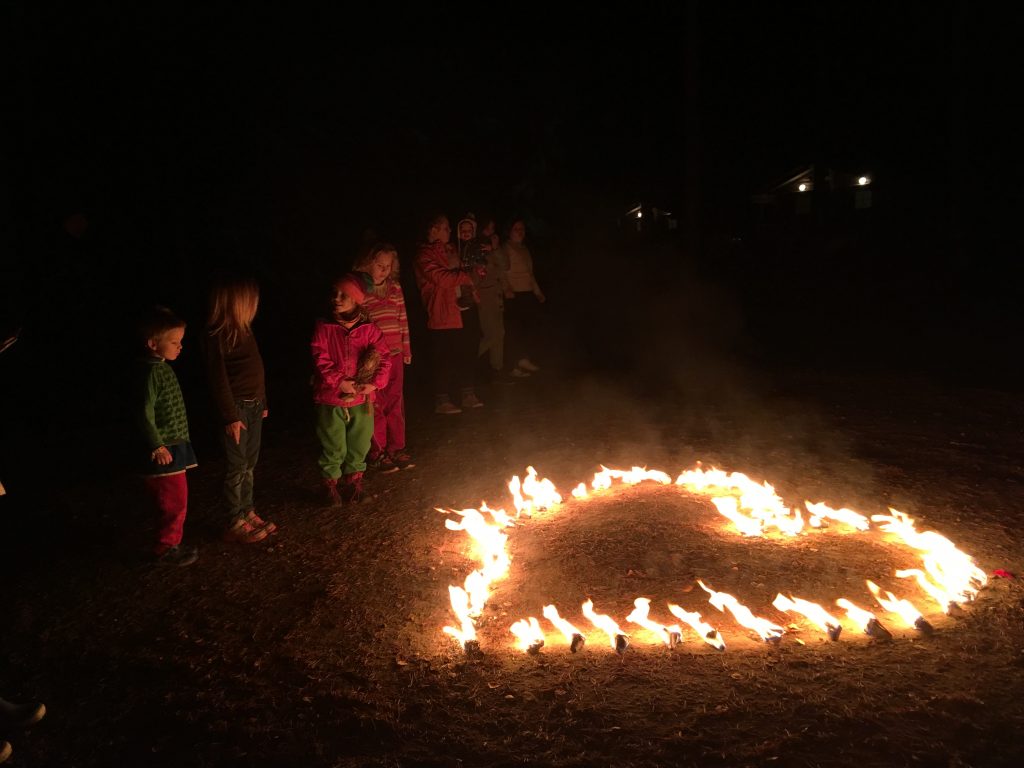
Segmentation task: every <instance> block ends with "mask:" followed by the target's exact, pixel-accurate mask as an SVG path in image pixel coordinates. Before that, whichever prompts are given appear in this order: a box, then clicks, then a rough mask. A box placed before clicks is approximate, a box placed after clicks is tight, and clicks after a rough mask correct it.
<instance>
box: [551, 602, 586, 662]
mask: <svg viewBox="0 0 1024 768" xmlns="http://www.w3.org/2000/svg"><path fill="white" fill-rule="evenodd" d="M544 618H545V619H547V620H548V621H550V622H551V623H552V624H554V625H555V627H556V628H557V629H558V631H559V632H561V633H562V634H563V635H564V636H565V639H566V640H568V641H569V648H570V649H571V650H572V652H573V653H576V651H578V650H579V648H580V646H582V645H583V643H585V642H586V640H587V638H586V636H585V635H584V634H583V633H582V632H580V631H579V630H578V629H576V627H574V626H573V625H572V624H570V623H569V622H568V621H566V620H565V619H563V618H562V617H561V616H559V615H558V609H557V608H555V606H554V605H545V606H544Z"/></svg>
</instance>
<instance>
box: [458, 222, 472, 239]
mask: <svg viewBox="0 0 1024 768" xmlns="http://www.w3.org/2000/svg"><path fill="white" fill-rule="evenodd" d="M472 239H473V225H472V224H470V223H469V222H468V221H467V222H465V223H463V224H459V240H461V241H462V242H466V241H467V240H472Z"/></svg>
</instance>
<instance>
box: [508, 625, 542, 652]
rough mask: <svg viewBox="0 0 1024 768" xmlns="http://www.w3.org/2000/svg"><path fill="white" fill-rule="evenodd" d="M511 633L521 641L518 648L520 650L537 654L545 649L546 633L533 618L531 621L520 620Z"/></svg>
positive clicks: (511, 629)
mask: <svg viewBox="0 0 1024 768" xmlns="http://www.w3.org/2000/svg"><path fill="white" fill-rule="evenodd" d="M509 631H510V632H511V633H512V634H513V635H515V636H516V639H517V640H518V641H519V642H518V646H519V648H520V650H523V651H526V652H527V653H536V652H537V651H539V650H540V649H541V648H542V647H544V632H543V631H542V630H541V628H540V624H539V623H538V621H537V620H536V619H535V618H533V616H531V617H530V618H529V619H520V620H519V621H517V622H516V623H515V624H513V625H512V626H511V627H510V629H509Z"/></svg>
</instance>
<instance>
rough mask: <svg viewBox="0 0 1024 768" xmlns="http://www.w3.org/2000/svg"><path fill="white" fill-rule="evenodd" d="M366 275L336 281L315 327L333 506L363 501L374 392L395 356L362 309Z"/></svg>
mask: <svg viewBox="0 0 1024 768" xmlns="http://www.w3.org/2000/svg"><path fill="white" fill-rule="evenodd" d="M365 300H366V289H365V282H364V280H363V278H362V276H360V275H353V274H347V275H344V276H342V277H340V278H339V279H337V280H336V281H335V282H334V289H333V292H332V297H331V308H330V309H331V311H330V314H329V316H328V317H326V318H324V319H321V320H317V322H316V326H315V328H314V329H313V341H312V344H311V348H312V352H313V365H314V367H315V369H316V370H315V373H314V377H313V402H314V403H315V405H316V434H317V437H318V438H320V448H321V451H320V459H319V461H318V463H319V465H320V473H321V476H322V478H323V488H324V496H325V498H326V500H327V502H328V504H330V505H331V506H338V505H340V504H341V503H342V502H359V501H362V498H363V472H364V471H365V470H366V454H367V452H368V451H369V450H370V439H371V438H372V437H373V397H374V394H373V393H374V392H376V391H377V390H378V389H383V388H384V387H385V386H386V385H387V383H388V377H389V375H390V371H391V355H390V352H389V350H388V347H387V344H386V343H385V341H384V334H383V333H382V332H381V330H380V328H378V327H377V326H376V325H374V324H373V323H372V322H370V321H369V320H368V319H367V318H366V316H365V315H364V314H363V312H362V310H361V309H360V307H361V305H362V304H363V302H364V301H365Z"/></svg>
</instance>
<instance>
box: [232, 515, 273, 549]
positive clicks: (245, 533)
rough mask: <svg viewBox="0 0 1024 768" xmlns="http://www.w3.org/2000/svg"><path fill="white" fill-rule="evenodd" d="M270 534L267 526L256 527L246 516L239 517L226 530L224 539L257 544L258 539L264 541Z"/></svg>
mask: <svg viewBox="0 0 1024 768" xmlns="http://www.w3.org/2000/svg"><path fill="white" fill-rule="evenodd" d="M269 535H270V531H268V530H267V529H266V528H256V527H254V526H253V525H252V523H250V522H249V521H248V520H246V519H245V518H244V517H237V518H235V522H233V523H232V524H231V525H230V526H229V527H228V529H227V530H226V531H224V541H226V542H228V543H237V544H255V543H256V542H257V541H263V540H264V539H265V538H267V536H269Z"/></svg>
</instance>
